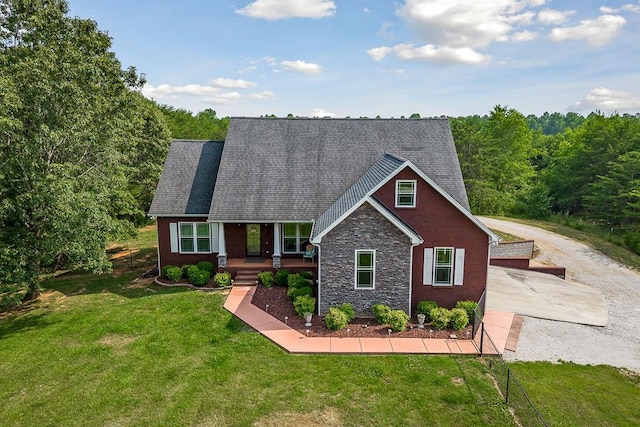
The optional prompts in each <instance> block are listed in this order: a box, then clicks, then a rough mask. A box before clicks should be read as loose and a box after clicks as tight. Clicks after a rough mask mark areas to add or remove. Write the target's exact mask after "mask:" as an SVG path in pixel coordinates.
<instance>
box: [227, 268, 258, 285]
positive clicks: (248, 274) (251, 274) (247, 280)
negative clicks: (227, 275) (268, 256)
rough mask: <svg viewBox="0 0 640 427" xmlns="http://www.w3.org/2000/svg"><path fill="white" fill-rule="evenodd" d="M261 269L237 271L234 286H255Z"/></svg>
mask: <svg viewBox="0 0 640 427" xmlns="http://www.w3.org/2000/svg"><path fill="white" fill-rule="evenodd" d="M259 272H260V271H259V270H255V271H253V270H241V271H238V272H237V273H236V277H234V279H233V284H234V286H253V285H255V284H256V280H258V273H259Z"/></svg>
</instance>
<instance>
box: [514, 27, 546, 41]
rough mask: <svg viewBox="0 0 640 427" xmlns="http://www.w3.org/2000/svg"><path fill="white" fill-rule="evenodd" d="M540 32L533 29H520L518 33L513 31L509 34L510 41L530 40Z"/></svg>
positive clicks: (535, 37)
mask: <svg viewBox="0 0 640 427" xmlns="http://www.w3.org/2000/svg"><path fill="white" fill-rule="evenodd" d="M539 35H540V34H538V33H536V32H534V31H527V30H525V31H520V32H518V33H514V34H513V35H512V36H511V39H510V40H511V41H514V42H527V41H531V40H535V39H537V38H538V36H539Z"/></svg>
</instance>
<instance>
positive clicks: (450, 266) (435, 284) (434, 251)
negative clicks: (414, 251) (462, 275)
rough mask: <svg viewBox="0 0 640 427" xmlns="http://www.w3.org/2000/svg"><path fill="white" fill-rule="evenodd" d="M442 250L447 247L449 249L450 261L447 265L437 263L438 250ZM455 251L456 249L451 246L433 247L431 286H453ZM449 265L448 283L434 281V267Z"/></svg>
mask: <svg viewBox="0 0 640 427" xmlns="http://www.w3.org/2000/svg"><path fill="white" fill-rule="evenodd" d="M439 249H440V250H442V249H449V250H450V251H451V262H450V263H449V264H448V265H444V264H443V265H438V250H439ZM455 252H456V249H455V248H453V247H435V248H433V281H432V283H433V286H445V287H448V286H453V274H454V272H455V265H454V264H455ZM445 266H446V267H449V269H450V270H451V272H450V274H449V283H437V282H436V269H437V268H438V267H445Z"/></svg>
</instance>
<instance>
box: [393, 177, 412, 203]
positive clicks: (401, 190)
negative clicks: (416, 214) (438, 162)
mask: <svg viewBox="0 0 640 427" xmlns="http://www.w3.org/2000/svg"><path fill="white" fill-rule="evenodd" d="M415 207H416V181H415V180H412V181H396V208H415Z"/></svg>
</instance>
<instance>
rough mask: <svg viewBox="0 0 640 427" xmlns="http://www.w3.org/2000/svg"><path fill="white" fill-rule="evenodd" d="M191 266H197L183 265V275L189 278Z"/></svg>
mask: <svg viewBox="0 0 640 427" xmlns="http://www.w3.org/2000/svg"><path fill="white" fill-rule="evenodd" d="M191 267H195V265H193V264H185V265H183V266H182V277H184V278H187V277H189V269H190V268H191Z"/></svg>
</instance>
